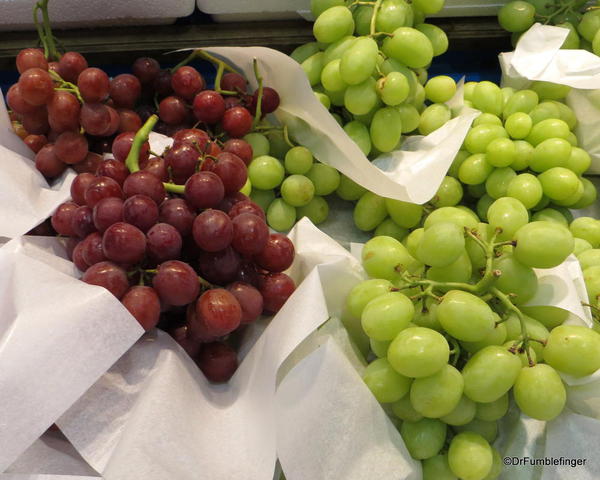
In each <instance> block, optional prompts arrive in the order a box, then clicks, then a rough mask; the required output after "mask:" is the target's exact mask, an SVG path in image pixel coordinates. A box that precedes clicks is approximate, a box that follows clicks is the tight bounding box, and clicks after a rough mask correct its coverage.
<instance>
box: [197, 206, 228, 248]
mask: <svg viewBox="0 0 600 480" xmlns="http://www.w3.org/2000/svg"><path fill="white" fill-rule="evenodd" d="M192 232H193V235H194V241H195V242H196V244H197V245H198V246H199V247H200V248H201V249H203V250H206V251H207V252H218V251H220V250H223V249H225V248H227V247H228V246H229V244H230V243H231V240H232V239H233V223H232V221H231V219H230V218H229V216H227V214H226V213H223V212H221V211H220V210H213V209H208V210H204V211H203V212H202V213H201V214H200V215H198V216H197V217H196V220H194V226H193V230H192Z"/></svg>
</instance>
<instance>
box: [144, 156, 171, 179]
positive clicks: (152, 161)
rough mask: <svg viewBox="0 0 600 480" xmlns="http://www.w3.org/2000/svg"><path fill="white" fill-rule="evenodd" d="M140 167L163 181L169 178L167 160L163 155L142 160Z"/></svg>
mask: <svg viewBox="0 0 600 480" xmlns="http://www.w3.org/2000/svg"><path fill="white" fill-rule="evenodd" d="M140 169H141V170H144V171H145V172H149V173H151V174H153V175H155V176H156V177H158V178H160V180H161V181H163V182H167V181H168V180H169V171H168V169H167V162H165V160H164V159H163V158H162V157H150V158H148V159H147V160H140Z"/></svg>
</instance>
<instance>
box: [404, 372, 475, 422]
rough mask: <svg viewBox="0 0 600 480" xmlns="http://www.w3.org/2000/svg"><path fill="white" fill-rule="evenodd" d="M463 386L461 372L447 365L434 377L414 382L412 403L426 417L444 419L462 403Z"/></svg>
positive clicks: (418, 379)
mask: <svg viewBox="0 0 600 480" xmlns="http://www.w3.org/2000/svg"><path fill="white" fill-rule="evenodd" d="M463 384H464V382H463V378H462V375H461V374H460V372H459V371H458V370H457V369H456V368H454V367H453V366H452V365H445V366H444V367H442V369H441V370H439V371H438V372H436V373H434V374H433V375H430V376H428V377H423V378H416V379H415V380H414V381H413V382H412V385H411V386H410V402H411V403H412V404H413V407H415V410H416V411H417V412H419V413H421V414H422V415H423V416H424V417H428V418H440V417H443V416H445V415H448V414H449V413H451V412H452V410H454V409H455V408H456V406H457V405H458V403H459V402H460V399H461V397H462V392H463Z"/></svg>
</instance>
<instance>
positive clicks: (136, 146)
mask: <svg viewBox="0 0 600 480" xmlns="http://www.w3.org/2000/svg"><path fill="white" fill-rule="evenodd" d="M156 122H158V115H150V117H148V120H146V123H144V125H142V128H140V129H139V130H138V131H137V132H136V134H135V137H133V143H132V144H131V150H129V154H128V155H127V158H126V159H125V166H126V167H127V168H128V169H129V171H130V172H131V173H135V172H137V171H139V170H140V151H141V149H142V145H143V144H144V143H146V142H147V141H148V137H149V136H150V132H151V131H152V129H153V128H154V125H156Z"/></svg>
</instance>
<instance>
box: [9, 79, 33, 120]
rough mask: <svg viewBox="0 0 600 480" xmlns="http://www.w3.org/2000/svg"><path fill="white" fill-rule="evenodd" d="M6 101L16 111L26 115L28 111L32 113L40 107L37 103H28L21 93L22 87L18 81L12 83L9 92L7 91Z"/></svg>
mask: <svg viewBox="0 0 600 480" xmlns="http://www.w3.org/2000/svg"><path fill="white" fill-rule="evenodd" d="M6 103H7V104H8V106H9V107H10V109H11V110H13V111H14V112H15V113H18V114H20V115H25V114H26V113H32V112H35V111H36V110H38V109H39V107H38V106H36V105H31V104H30V103H27V102H26V101H25V99H24V98H23V95H22V94H21V89H20V87H19V84H18V83H15V84H14V85H12V86H11V87H10V88H9V89H8V92H6Z"/></svg>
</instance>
